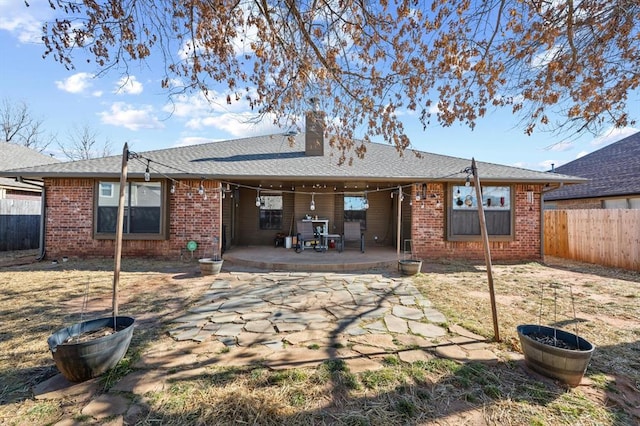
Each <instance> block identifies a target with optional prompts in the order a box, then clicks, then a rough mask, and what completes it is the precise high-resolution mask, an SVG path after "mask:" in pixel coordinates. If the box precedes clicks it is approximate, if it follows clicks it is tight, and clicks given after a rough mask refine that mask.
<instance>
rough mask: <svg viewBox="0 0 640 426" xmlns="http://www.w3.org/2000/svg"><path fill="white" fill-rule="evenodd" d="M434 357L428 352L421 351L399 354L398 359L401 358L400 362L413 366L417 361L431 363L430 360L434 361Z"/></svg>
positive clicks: (401, 352)
mask: <svg viewBox="0 0 640 426" xmlns="http://www.w3.org/2000/svg"><path fill="white" fill-rule="evenodd" d="M433 357H434V356H433V355H431V354H430V353H429V352H426V351H423V350H420V349H414V350H410V351H400V352H398V358H400V361H402V362H406V363H409V364H412V363H414V362H416V361H429V360H430V359H433Z"/></svg>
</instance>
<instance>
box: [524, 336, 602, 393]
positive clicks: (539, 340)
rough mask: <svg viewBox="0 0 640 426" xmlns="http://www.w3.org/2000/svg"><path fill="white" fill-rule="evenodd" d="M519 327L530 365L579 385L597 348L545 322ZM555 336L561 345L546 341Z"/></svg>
mask: <svg viewBox="0 0 640 426" xmlns="http://www.w3.org/2000/svg"><path fill="white" fill-rule="evenodd" d="M517 330H518V337H519V338H520V345H521V346H522V351H523V352H524V359H525V363H526V364H527V366H528V367H529V368H531V369H532V370H534V371H537V372H538V373H540V374H542V375H544V376H547V377H551V378H554V379H558V380H560V381H562V382H564V383H566V384H567V385H569V386H572V387H575V386H578V385H579V384H580V381H581V380H582V377H583V376H584V373H585V371H586V370H587V366H588V365H589V361H590V360H591V356H592V355H593V350H594V349H595V347H594V345H593V344H591V343H590V342H588V341H587V340H585V339H583V338H582V337H579V336H577V335H575V334H573V333H569V332H567V331H564V330H560V329H557V328H553V327H546V326H543V325H534V324H525V325H519V326H518V327H517ZM553 339H555V340H557V341H559V343H562V345H560V346H556V345H554V344H549V343H544V342H545V341H546V340H549V341H553ZM568 348H570V349H568Z"/></svg>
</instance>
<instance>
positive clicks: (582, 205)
mask: <svg viewBox="0 0 640 426" xmlns="http://www.w3.org/2000/svg"><path fill="white" fill-rule="evenodd" d="M547 204H548V205H553V206H554V208H555V209H558V210H563V209H565V210H570V209H601V208H602V199H601V198H580V199H573V200H553V201H549V202H548V203H547Z"/></svg>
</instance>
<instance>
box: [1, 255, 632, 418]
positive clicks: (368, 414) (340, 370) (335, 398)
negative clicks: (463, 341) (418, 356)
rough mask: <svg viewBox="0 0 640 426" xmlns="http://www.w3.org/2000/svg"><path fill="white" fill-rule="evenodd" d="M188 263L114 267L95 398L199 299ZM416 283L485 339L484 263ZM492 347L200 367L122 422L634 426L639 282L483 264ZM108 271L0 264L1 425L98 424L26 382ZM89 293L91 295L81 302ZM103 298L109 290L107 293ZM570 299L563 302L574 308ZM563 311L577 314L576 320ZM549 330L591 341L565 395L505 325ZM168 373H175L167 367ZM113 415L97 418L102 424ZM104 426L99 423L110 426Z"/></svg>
mask: <svg viewBox="0 0 640 426" xmlns="http://www.w3.org/2000/svg"><path fill="white" fill-rule="evenodd" d="M196 268H197V267H196V266H195V265H194V264H193V263H180V262H177V263H167V262H158V261H126V260H125V261H124V262H123V273H122V275H121V285H120V294H121V297H120V310H121V313H126V314H127V315H132V316H134V317H136V321H137V324H138V326H137V328H136V332H135V333H134V339H133V342H132V344H131V347H130V349H129V352H128V353H127V356H126V357H125V359H124V360H123V361H122V362H121V364H120V365H119V366H118V367H116V368H115V369H114V371H112V372H110V373H108V374H106V375H105V376H104V377H103V378H101V380H100V382H99V383H100V389H99V393H101V392H106V391H108V390H109V388H111V387H112V386H113V385H114V383H116V382H117V381H118V380H119V379H120V378H121V377H123V376H125V375H126V374H128V373H130V372H131V371H132V370H134V367H133V364H134V363H135V361H136V360H137V359H138V358H139V357H140V355H141V354H142V353H144V352H145V351H147V350H150V349H151V348H153V347H154V345H161V344H166V342H167V341H168V340H170V338H169V337H168V336H167V335H166V332H165V331H166V329H165V327H166V325H167V323H168V321H170V320H171V319H172V318H174V317H175V316H177V315H179V314H180V313H182V312H183V311H184V309H185V308H186V307H187V306H188V305H189V304H191V303H194V302H195V301H196V300H198V297H199V296H200V295H201V294H202V293H203V292H204V291H205V290H206V288H207V280H205V279H202V278H200V277H199V276H198V274H197V273H196ZM425 269H426V270H427V271H428V272H426V273H424V274H421V275H418V276H416V277H415V283H416V286H418V288H419V289H420V290H421V291H422V292H423V293H424V294H425V295H426V296H427V297H428V298H429V299H430V300H431V301H432V302H433V303H434V305H435V306H436V307H437V308H438V309H439V310H441V311H442V312H443V313H444V314H445V315H446V316H447V318H448V321H449V322H448V324H447V325H448V326H452V325H454V324H459V325H462V326H463V327H465V328H467V329H469V330H471V331H473V332H475V333H478V334H481V335H483V336H485V337H487V338H491V337H492V336H493V324H492V321H491V309H490V303H489V295H488V291H487V281H486V271H485V269H484V267H483V265H474V264H470V263H432V264H428V265H425ZM493 272H494V274H493V275H494V282H495V292H496V301H497V311H498V317H499V326H500V335H501V338H502V341H501V342H499V343H492V348H493V351H494V352H496V353H497V354H498V355H499V357H500V361H499V362H497V363H491V364H483V363H469V364H464V365H463V364H459V363H456V362H453V361H449V360H444V359H434V360H431V361H426V362H424V361H423V362H416V363H413V364H404V363H401V362H399V361H398V360H397V357H393V356H389V357H388V358H387V359H386V361H385V367H384V368H383V369H381V370H377V371H370V372H364V373H357V374H356V373H352V372H350V371H349V369H348V368H346V366H345V364H344V363H342V362H340V361H337V360H333V361H327V362H325V363H324V364H322V365H321V366H320V367H318V368H298V369H291V370H283V371H271V370H269V369H266V368H264V367H262V366H260V365H256V366H251V367H235V368H232V367H226V368H223V367H216V366H215V365H214V366H207V367H206V368H205V369H204V370H203V371H202V372H201V373H200V374H198V375H195V376H194V375H184V377H183V378H182V379H176V380H174V381H172V383H171V385H170V386H169V388H167V389H165V390H164V391H163V392H150V393H148V394H146V395H144V396H141V397H135V398H136V400H135V401H134V402H135V403H137V404H139V405H140V406H141V407H144V409H143V410H141V411H140V412H139V413H138V414H137V416H136V417H128V418H126V419H125V422H126V423H127V424H141V425H148V424H154V425H155V424H163V425H164V424H175V425H183V424H207V425H213V424H220V425H226V424H260V425H262V424H264V425H280V424H299V425H308V424H335V425H396V424H397V425H400V424H402V425H405V424H406V425H414V424H436V425H461V424H468V425H485V424H486V425H503V424H506V425H633V424H638V423H639V422H640V397H639V395H640V274H638V273H634V272H624V271H618V270H613V269H607V268H599V267H595V266H590V265H584V264H572V263H568V262H560V261H550V262H549V263H548V264H546V265H542V264H539V263H528V264H514V265H494V271H493ZM111 278H112V264H111V263H110V262H109V261H99V260H92V261H79V260H72V261H69V262H68V263H61V264H59V265H51V264H50V263H44V262H43V263H39V264H30V265H22V266H14V267H6V266H5V267H0V288H1V289H2V296H1V297H2V302H1V303H0V311H1V315H0V318H1V323H0V424H8V425H13V424H25V425H26V424H28V425H41V424H43V425H44V424H55V423H57V422H59V421H61V420H62V419H67V423H65V424H71V423H70V422H69V420H68V419H73V421H74V422H75V424H100V422H96V421H95V420H94V419H92V418H90V417H88V416H85V415H83V414H82V411H81V410H82V408H83V406H84V405H86V402H77V401H75V400H73V399H61V400H48V401H44V400H37V399H35V398H34V396H33V387H34V386H35V385H37V384H38V383H41V382H42V381H44V380H46V379H47V378H49V377H52V376H54V375H56V374H57V370H56V367H55V365H54V363H53V360H52V358H51V355H50V353H49V351H48V348H47V345H46V340H47V337H48V336H49V335H50V334H51V333H53V332H54V331H56V330H57V329H59V328H61V327H64V326H66V325H69V324H70V323H73V322H78V321H79V320H82V318H81V317H80V312H82V311H83V306H84V311H85V312H90V313H91V314H92V315H93V314H95V313H98V312H104V313H107V312H109V309H110V298H109V297H108V295H110V292H111ZM87 294H88V295H89V297H87ZM105 295H107V296H106V297H105ZM572 301H573V303H572ZM574 307H575V313H574ZM538 322H541V323H543V324H546V325H557V326H561V327H563V328H566V329H568V330H569V331H572V332H573V331H575V328H574V327H575V326H576V325H577V326H578V332H579V334H580V335H581V336H583V337H585V338H586V339H587V340H589V341H591V342H592V343H594V344H595V345H596V350H595V353H594V356H593V359H592V361H591V364H590V366H589V368H588V370H587V373H586V377H585V380H584V381H583V384H582V385H581V386H579V387H577V388H567V387H565V386H562V385H561V384H559V383H557V382H554V381H553V380H550V379H546V378H544V377H541V376H538V375H535V374H533V373H531V372H529V371H528V370H527V369H526V368H524V367H523V363H522V361H509V360H508V358H507V357H506V356H505V355H506V354H510V353H513V352H518V351H519V342H518V340H517V336H516V332H515V327H516V325H517V324H523V323H538ZM175 371H180V367H176V369H175ZM114 421H115V422H117V421H118V420H117V419H109V418H108V419H106V420H104V421H103V423H104V424H114V423H113V422H114ZM110 422H111V423H110Z"/></svg>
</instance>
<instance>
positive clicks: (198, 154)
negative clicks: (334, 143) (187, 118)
mask: <svg viewBox="0 0 640 426" xmlns="http://www.w3.org/2000/svg"><path fill="white" fill-rule="evenodd" d="M304 137H305V136H304V134H298V135H296V136H295V138H294V143H293V144H290V143H289V141H288V139H287V136H284V135H270V136H257V137H250V138H244V139H237V140H230V141H221V142H211V143H206V144H201V145H191V146H185V147H178V148H168V149H162V150H157V151H148V152H141V153H139V154H140V156H141V157H143V158H140V159H135V158H133V159H131V160H129V162H128V173H129V176H131V177H138V178H140V177H142V176H143V174H144V171H145V168H146V167H147V161H146V159H147V158H148V159H150V160H151V163H149V169H150V172H151V174H152V175H155V176H158V175H161V176H165V177H170V178H172V179H200V178H207V179H220V180H242V179H244V180H271V181H274V180H283V181H284V180H287V181H292V180H297V181H299V180H307V181H314V180H316V181H317V180H320V179H321V180H323V181H330V180H331V181H340V180H346V181H357V180H365V179H366V180H370V181H371V180H378V181H388V182H393V181H398V182H399V181H406V180H414V179H415V180H436V181H437V180H440V181H447V180H460V179H463V178H464V177H466V174H465V173H463V172H462V171H463V170H464V169H465V168H467V167H470V166H471V160H468V159H462V158H456V157H449V156H446V155H437V154H431V153H425V152H421V154H422V156H421V158H418V157H416V156H415V155H414V153H413V152H411V150H407V151H406V152H404V153H403V155H402V156H400V154H399V153H398V151H397V150H396V149H395V147H393V146H391V145H387V144H380V143H367V144H366V148H367V151H366V154H365V158H364V159H363V160H360V159H357V158H356V159H354V161H353V164H351V165H348V164H343V165H338V158H339V152H337V151H335V150H334V151H332V150H331V148H330V147H329V144H328V143H327V142H325V151H324V156H306V155H305V147H304V145H305V143H304V141H305V139H304ZM121 162H122V160H121V156H120V155H118V156H112V157H105V158H97V159H91V160H83V161H71V162H65V163H59V164H50V165H46V166H36V167H31V168H22V169H18V170H12V171H11V172H0V176H2V175H4V176H7V175H10V176H23V177H24V178H32V179H38V178H43V177H93V178H116V177H118V176H119V175H120V170H121ZM477 168H478V174H479V176H480V179H484V180H490V181H493V182H505V183H506V182H528V183H534V182H537V183H576V182H582V181H583V180H582V179H580V178H575V177H572V176H563V175H560V174H557V173H547V172H538V171H532V170H527V169H522V168H517V167H510V166H502V165H498V164H493V163H484V162H477Z"/></svg>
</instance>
